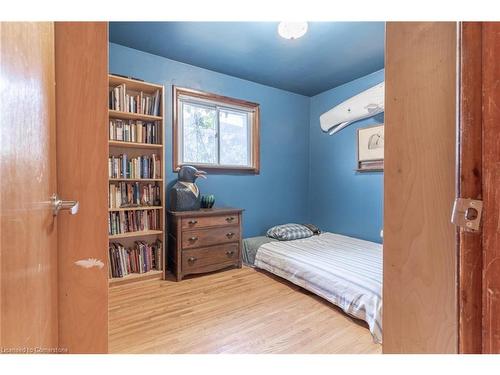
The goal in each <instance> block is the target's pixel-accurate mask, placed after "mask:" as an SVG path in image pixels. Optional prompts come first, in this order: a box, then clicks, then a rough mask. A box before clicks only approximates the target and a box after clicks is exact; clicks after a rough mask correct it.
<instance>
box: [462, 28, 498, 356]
mask: <svg viewBox="0 0 500 375" xmlns="http://www.w3.org/2000/svg"><path fill="white" fill-rule="evenodd" d="M459 46H460V49H459V53H460V59H459V60H460V77H459V79H460V82H459V87H460V97H459V105H460V112H459V132H458V147H457V152H458V156H459V163H458V166H457V193H458V194H459V195H458V196H459V197H463V198H474V199H482V200H483V218H482V227H481V229H480V230H479V231H478V232H466V231H464V230H462V229H457V237H458V240H459V241H458V258H459V267H458V270H459V273H458V312H459V313H458V314H459V316H458V322H459V330H458V331H459V340H458V341H459V352H460V353H470V354H472V353H499V352H500V339H499V337H500V324H498V323H496V322H497V321H498V316H499V315H500V233H499V232H500V231H498V229H497V228H498V225H499V221H500V215H499V212H498V207H499V205H500V195H499V194H498V193H497V191H498V189H497V188H496V187H497V186H500V170H499V168H498V165H499V164H500V155H499V154H498V150H499V149H500V110H499V109H498V108H500V92H499V90H498V87H497V83H498V80H499V78H500V67H499V66H498V64H497V63H496V62H497V61H498V59H499V58H500V23H499V22H462V23H461V25H460V42H459ZM495 317H496V318H497V319H496V320H495Z"/></svg>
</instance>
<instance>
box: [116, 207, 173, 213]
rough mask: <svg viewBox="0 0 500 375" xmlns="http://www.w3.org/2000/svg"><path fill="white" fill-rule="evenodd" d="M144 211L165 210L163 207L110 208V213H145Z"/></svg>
mask: <svg viewBox="0 0 500 375" xmlns="http://www.w3.org/2000/svg"><path fill="white" fill-rule="evenodd" d="M143 210H163V206H141V207H120V208H109V209H108V211H109V212H117V211H143Z"/></svg>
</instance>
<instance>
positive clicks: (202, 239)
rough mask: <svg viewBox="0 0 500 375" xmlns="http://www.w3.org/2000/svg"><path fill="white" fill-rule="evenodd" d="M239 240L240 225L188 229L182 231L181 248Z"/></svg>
mask: <svg viewBox="0 0 500 375" xmlns="http://www.w3.org/2000/svg"><path fill="white" fill-rule="evenodd" d="M239 240H240V227H236V226H225V227H220V228H211V229H199V230H189V231H185V232H182V249H191V248H195V247H204V246H210V245H216V244H223V243H227V242H237V241H239Z"/></svg>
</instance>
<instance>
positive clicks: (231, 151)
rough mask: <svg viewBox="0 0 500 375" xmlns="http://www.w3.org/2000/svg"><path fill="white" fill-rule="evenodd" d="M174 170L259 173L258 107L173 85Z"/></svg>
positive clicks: (253, 104)
mask: <svg viewBox="0 0 500 375" xmlns="http://www.w3.org/2000/svg"><path fill="white" fill-rule="evenodd" d="M173 100H174V119H173V127H174V147H173V152H174V155H173V162H174V170H178V168H179V167H180V166H181V165H185V164H189V165H194V166H196V167H199V168H204V169H216V170H217V169H219V170H235V171H238V170H239V171H246V172H251V173H259V105H258V104H255V103H250V102H246V101H243V100H239V99H232V98H227V97H224V96H220V95H216V94H210V93H205V92H200V91H194V90H190V89H184V88H179V87H175V86H174V93H173Z"/></svg>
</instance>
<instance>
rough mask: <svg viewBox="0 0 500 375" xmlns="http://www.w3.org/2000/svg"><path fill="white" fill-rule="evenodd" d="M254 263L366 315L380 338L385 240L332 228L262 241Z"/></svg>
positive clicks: (361, 316) (351, 311) (362, 316)
mask: <svg viewBox="0 0 500 375" xmlns="http://www.w3.org/2000/svg"><path fill="white" fill-rule="evenodd" d="M255 267H257V268H261V269H264V270H266V271H269V272H271V273H273V274H275V275H277V276H280V277H282V278H284V279H287V280H289V281H291V282H293V283H294V284H297V285H299V286H301V287H303V288H304V289H307V290H309V291H311V292H313V293H315V294H317V295H318V296H320V297H323V298H324V299H326V300H327V301H329V302H331V303H333V304H335V305H337V306H339V307H340V308H341V309H342V310H344V312H346V313H347V314H349V315H351V316H354V317H356V318H358V319H362V320H364V321H366V323H367V324H368V327H369V329H370V332H371V334H372V336H373V338H374V341H375V342H378V343H381V342H382V245H380V244H377V243H374V242H369V241H364V240H360V239H356V238H352V237H347V236H342V235H339V234H334V233H328V232H327V233H323V234H321V235H319V236H312V237H309V238H304V239H300V240H294V241H276V242H269V243H265V244H263V245H261V246H260V247H259V249H258V250H257V254H256V256H255Z"/></svg>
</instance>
